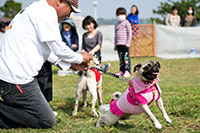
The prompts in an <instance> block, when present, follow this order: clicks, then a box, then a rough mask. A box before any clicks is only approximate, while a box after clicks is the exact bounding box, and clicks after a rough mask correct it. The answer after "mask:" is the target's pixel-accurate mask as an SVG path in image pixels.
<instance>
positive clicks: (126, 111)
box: [96, 61, 172, 129]
mask: <svg viewBox="0 0 200 133" xmlns="http://www.w3.org/2000/svg"><path fill="white" fill-rule="evenodd" d="M159 69H160V63H159V62H156V61H146V62H144V63H141V64H138V65H136V66H135V67H134V72H136V71H137V73H136V76H135V77H134V78H132V79H131V80H130V81H129V82H128V84H129V88H128V89H126V91H125V92H124V93H123V94H121V93H120V92H115V93H114V94H113V95H112V100H111V102H110V106H109V107H110V108H109V110H108V111H107V112H106V113H105V114H102V115H101V117H100V118H99V120H98V121H97V125H96V126H97V127H98V126H100V125H113V124H115V123H116V122H118V121H119V120H120V119H121V118H123V117H126V116H130V115H138V114H141V113H146V114H147V115H148V117H149V118H150V119H151V120H152V122H153V123H154V125H155V127H156V128H157V129H161V128H162V125H161V124H160V122H159V121H158V120H157V119H156V117H155V116H154V115H153V113H152V112H151V110H150V109H149V106H150V105H151V103H152V102H154V101H155V102H156V103H157V106H158V108H159V109H160V111H161V112H162V114H163V116H164V118H165V120H166V121H167V122H168V123H171V122H172V121H171V119H170V118H169V117H168V115H167V113H166V111H165V109H164V106H163V101H162V99H161V89H160V87H159V85H158V83H157V82H158V81H159V79H158V75H159ZM103 106H104V105H103ZM103 106H100V109H99V110H100V112H101V110H102V108H104V107H103ZM104 111H105V110H104Z"/></svg>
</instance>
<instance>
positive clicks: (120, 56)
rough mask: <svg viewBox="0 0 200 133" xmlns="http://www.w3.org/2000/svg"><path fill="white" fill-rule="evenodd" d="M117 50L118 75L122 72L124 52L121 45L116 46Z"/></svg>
mask: <svg viewBox="0 0 200 133" xmlns="http://www.w3.org/2000/svg"><path fill="white" fill-rule="evenodd" d="M117 52H118V56H119V61H120V75H121V76H123V75H122V73H124V53H123V46H121V45H119V46H117Z"/></svg>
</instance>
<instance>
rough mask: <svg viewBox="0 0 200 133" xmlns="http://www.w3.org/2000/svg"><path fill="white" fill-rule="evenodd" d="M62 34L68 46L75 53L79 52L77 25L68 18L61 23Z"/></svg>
mask: <svg viewBox="0 0 200 133" xmlns="http://www.w3.org/2000/svg"><path fill="white" fill-rule="evenodd" d="M60 34H61V36H62V40H63V42H65V43H66V45H67V46H69V47H70V48H71V49H72V50H73V51H75V52H76V51H78V49H79V38H78V34H77V31H76V25H75V24H74V22H73V21H72V20H71V19H69V18H66V19H64V20H63V21H62V22H61V24H60Z"/></svg>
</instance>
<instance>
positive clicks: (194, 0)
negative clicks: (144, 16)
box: [151, 0, 200, 23]
mask: <svg viewBox="0 0 200 133" xmlns="http://www.w3.org/2000/svg"><path fill="white" fill-rule="evenodd" d="M189 5H191V6H193V7H194V9H195V16H196V17H197V20H198V21H199V20H200V0H179V1H174V0H168V1H167V2H161V3H160V5H159V6H158V8H157V10H156V9H154V10H153V13H154V14H158V15H161V17H162V18H163V19H164V18H165V17H166V15H167V13H171V8H172V6H177V7H178V9H179V13H178V14H179V15H180V17H181V18H183V17H184V15H185V14H186V13H187V7H188V6H189ZM151 20H156V22H157V23H161V22H163V20H162V19H160V18H151Z"/></svg>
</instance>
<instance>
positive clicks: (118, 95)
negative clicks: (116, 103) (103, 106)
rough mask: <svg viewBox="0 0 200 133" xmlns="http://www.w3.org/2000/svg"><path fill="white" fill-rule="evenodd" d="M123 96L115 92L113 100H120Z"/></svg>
mask: <svg viewBox="0 0 200 133" xmlns="http://www.w3.org/2000/svg"><path fill="white" fill-rule="evenodd" d="M121 95H122V93H121V92H114V93H113V94H112V100H118V99H119V98H120V96H121Z"/></svg>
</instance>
